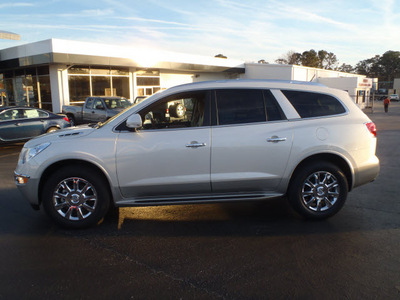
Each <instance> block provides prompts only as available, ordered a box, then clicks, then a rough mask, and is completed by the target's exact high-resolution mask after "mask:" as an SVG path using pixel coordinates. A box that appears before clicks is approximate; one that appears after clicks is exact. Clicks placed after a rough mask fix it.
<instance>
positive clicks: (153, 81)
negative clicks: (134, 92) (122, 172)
mask: <svg viewBox="0 0 400 300" xmlns="http://www.w3.org/2000/svg"><path fill="white" fill-rule="evenodd" d="M136 83H137V85H144V86H149V85H151V86H154V85H160V77H137V78H136Z"/></svg>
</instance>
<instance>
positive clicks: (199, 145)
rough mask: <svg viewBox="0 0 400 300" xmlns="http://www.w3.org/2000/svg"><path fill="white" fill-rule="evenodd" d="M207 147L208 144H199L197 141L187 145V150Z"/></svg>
mask: <svg viewBox="0 0 400 300" xmlns="http://www.w3.org/2000/svg"><path fill="white" fill-rule="evenodd" d="M205 146H207V144H206V143H199V142H196V141H193V142H190V144H186V148H199V147H205Z"/></svg>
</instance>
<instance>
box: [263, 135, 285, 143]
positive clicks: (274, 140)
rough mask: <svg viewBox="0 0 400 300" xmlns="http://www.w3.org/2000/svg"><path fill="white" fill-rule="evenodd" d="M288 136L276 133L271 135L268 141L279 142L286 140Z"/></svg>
mask: <svg viewBox="0 0 400 300" xmlns="http://www.w3.org/2000/svg"><path fill="white" fill-rule="evenodd" d="M286 140H287V138H285V137H278V136H276V135H274V136H271V137H270V138H267V142H269V143H279V142H285V141H286Z"/></svg>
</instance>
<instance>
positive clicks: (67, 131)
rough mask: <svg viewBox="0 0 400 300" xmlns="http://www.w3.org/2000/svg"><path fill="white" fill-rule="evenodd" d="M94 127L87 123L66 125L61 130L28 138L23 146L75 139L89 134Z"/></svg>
mask: <svg viewBox="0 0 400 300" xmlns="http://www.w3.org/2000/svg"><path fill="white" fill-rule="evenodd" d="M95 130H96V129H95V128H93V127H91V126H89V125H81V126H77V127H68V128H64V129H61V130H57V131H54V132H51V133H46V134H43V135H40V136H38V137H36V138H34V139H31V140H29V141H28V142H26V143H25V146H24V147H34V146H36V145H39V144H43V143H47V142H50V143H51V142H57V141H62V140H66V139H76V138H81V137H84V136H87V135H89V134H91V133H92V132H93V131H95Z"/></svg>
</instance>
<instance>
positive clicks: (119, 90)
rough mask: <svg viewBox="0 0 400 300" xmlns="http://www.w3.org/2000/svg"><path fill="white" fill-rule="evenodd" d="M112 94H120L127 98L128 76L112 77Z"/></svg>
mask: <svg viewBox="0 0 400 300" xmlns="http://www.w3.org/2000/svg"><path fill="white" fill-rule="evenodd" d="M112 86H113V89H114V91H115V94H114V95H113V96H122V97H125V98H127V99H129V77H116V76H114V77H112Z"/></svg>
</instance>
